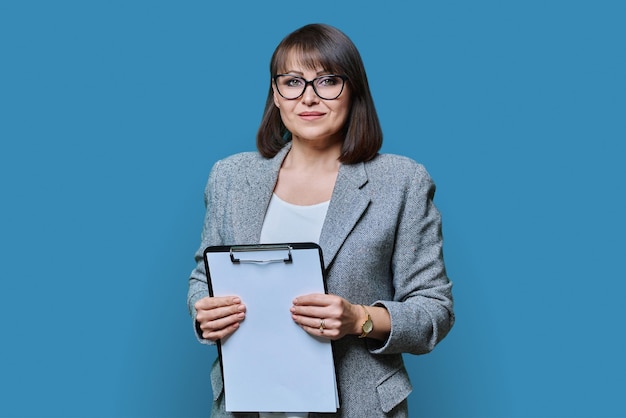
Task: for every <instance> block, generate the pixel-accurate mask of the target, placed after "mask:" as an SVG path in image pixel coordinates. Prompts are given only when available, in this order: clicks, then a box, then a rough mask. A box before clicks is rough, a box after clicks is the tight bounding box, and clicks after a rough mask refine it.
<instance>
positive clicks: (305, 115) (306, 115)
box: [298, 112, 325, 120]
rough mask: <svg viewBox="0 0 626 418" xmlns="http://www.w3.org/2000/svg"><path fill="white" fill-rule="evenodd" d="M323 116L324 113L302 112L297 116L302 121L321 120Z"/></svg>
mask: <svg viewBox="0 0 626 418" xmlns="http://www.w3.org/2000/svg"><path fill="white" fill-rule="evenodd" d="M324 115H325V113H324V112H302V113H299V114H298V116H300V117H301V118H302V119H304V120H315V119H319V118H321V117H322V116H324Z"/></svg>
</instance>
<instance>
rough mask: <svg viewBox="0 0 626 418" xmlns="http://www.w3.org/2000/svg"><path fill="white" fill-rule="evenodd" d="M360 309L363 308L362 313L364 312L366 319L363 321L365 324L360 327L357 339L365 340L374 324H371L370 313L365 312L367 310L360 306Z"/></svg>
mask: <svg viewBox="0 0 626 418" xmlns="http://www.w3.org/2000/svg"><path fill="white" fill-rule="evenodd" d="M361 308H363V312H365V315H367V319H366V320H365V322H363V325H361V335H359V338H365V337H367V335H368V334H369V333H370V332H372V330H373V329H374V323H373V322H372V317H371V316H370V313H369V312H368V311H367V309H365V306H364V305H361Z"/></svg>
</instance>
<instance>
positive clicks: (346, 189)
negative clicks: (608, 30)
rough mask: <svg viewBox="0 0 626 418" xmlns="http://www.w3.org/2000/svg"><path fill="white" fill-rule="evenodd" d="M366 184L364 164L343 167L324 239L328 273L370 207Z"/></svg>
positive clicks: (340, 169)
mask: <svg viewBox="0 0 626 418" xmlns="http://www.w3.org/2000/svg"><path fill="white" fill-rule="evenodd" d="M366 183H367V173H366V171H365V166H364V164H363V163H359V164H352V165H341V166H340V168H339V174H338V175H337V182H336V183H335V188H334V190H333V195H332V198H331V200H330V205H329V207H328V212H327V214H326V219H325V221H324V226H323V227H322V233H321V236H320V246H321V247H322V248H323V249H324V251H323V257H324V265H325V267H326V268H327V269H328V268H329V267H330V265H331V263H332V262H333V260H334V259H335V256H336V255H337V252H338V251H339V248H341V245H342V244H343V243H344V241H345V240H346V238H347V237H348V234H350V231H352V229H353V228H354V226H355V225H356V223H357V222H358V220H359V219H360V218H361V216H362V215H363V212H365V209H367V207H368V206H369V204H370V197H369V195H367V193H365V192H363V190H362V189H361V188H362V187H363V186H364V185H365V184H366Z"/></svg>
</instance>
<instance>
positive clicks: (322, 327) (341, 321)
mask: <svg viewBox="0 0 626 418" xmlns="http://www.w3.org/2000/svg"><path fill="white" fill-rule="evenodd" d="M362 316H363V312H362V311H361V308H360V307H359V305H353V304H351V303H350V302H348V301H347V300H345V299H343V298H341V297H339V296H336V295H325V294H321V293H313V294H310V295H304V296H298V297H297V298H296V299H294V301H293V306H292V307H291V317H292V318H293V320H294V321H295V323H296V324H298V325H300V326H301V327H302V329H304V330H305V331H306V332H308V333H309V334H311V335H314V336H316V337H320V336H321V337H326V338H329V339H331V340H338V339H339V338H341V337H343V336H344V335H348V334H360V328H359V325H357V324H359V320H360V321H361V322H363V319H362V318H361V317H362Z"/></svg>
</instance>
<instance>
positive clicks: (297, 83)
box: [281, 76, 304, 87]
mask: <svg viewBox="0 0 626 418" xmlns="http://www.w3.org/2000/svg"><path fill="white" fill-rule="evenodd" d="M281 79H282V80H281V84H283V85H285V86H286V87H302V86H304V80H303V79H301V78H300V77H291V76H285V77H281Z"/></svg>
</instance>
